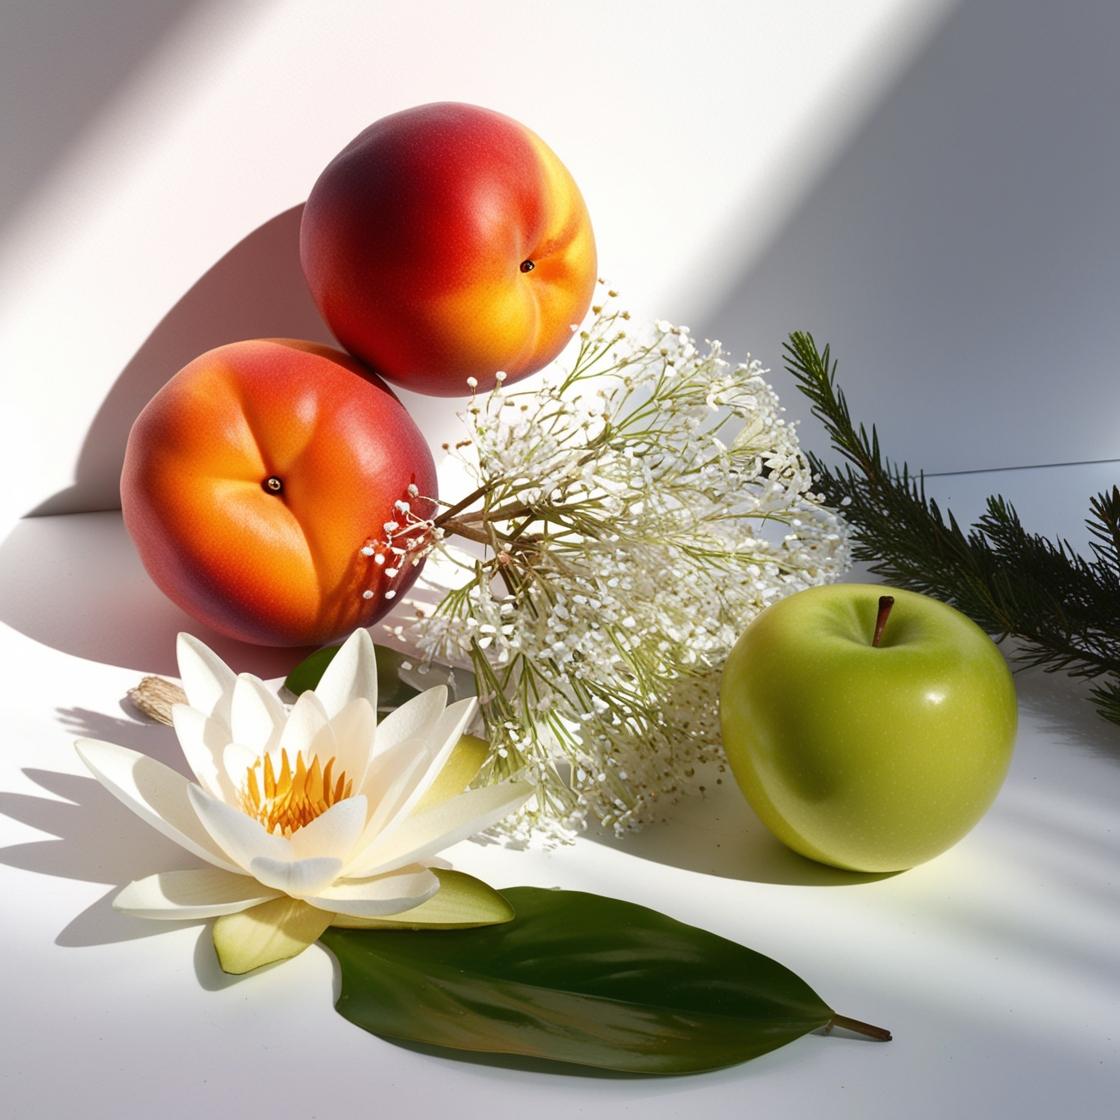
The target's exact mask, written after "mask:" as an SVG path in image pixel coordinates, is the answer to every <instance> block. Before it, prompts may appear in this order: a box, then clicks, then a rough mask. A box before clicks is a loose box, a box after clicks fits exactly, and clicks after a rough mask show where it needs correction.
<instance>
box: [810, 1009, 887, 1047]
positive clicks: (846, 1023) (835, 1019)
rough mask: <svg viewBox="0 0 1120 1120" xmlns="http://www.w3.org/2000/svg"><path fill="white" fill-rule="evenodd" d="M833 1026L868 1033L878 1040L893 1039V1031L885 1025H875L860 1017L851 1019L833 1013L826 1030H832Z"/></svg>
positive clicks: (856, 1032) (858, 1032)
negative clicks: (863, 1020) (865, 1021)
mask: <svg viewBox="0 0 1120 1120" xmlns="http://www.w3.org/2000/svg"><path fill="white" fill-rule="evenodd" d="M833 1027H843V1028H844V1030H846V1031H852V1032H853V1033H855V1034H862V1035H866V1036H867V1037H868V1038H873V1039H875V1040H876V1042H890V1040H891V1032H890V1031H888V1030H887V1029H886V1028H885V1027H875V1026H872V1025H871V1024H870V1023H864V1022H862V1021H861V1020H859V1019H849V1018H848V1016H847V1015H836V1014H833V1016H832V1018H831V1019H829V1021H828V1023H827V1024H826V1026H825V1030H832V1028H833Z"/></svg>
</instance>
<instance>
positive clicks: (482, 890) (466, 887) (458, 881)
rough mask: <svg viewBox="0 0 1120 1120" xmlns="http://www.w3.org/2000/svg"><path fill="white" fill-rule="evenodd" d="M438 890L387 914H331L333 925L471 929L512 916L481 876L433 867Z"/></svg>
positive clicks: (508, 906) (349, 927) (375, 927)
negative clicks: (426, 897)
mask: <svg viewBox="0 0 1120 1120" xmlns="http://www.w3.org/2000/svg"><path fill="white" fill-rule="evenodd" d="M433 871H434V874H435V876H436V878H438V879H439V890H438V891H436V893H435V894H434V895H432V897H431V898H429V899H428V900H427V902H422V903H420V905H419V906H414V907H413V908H412V909H411V910H405V911H404V912H403V913H401V914H394V915H393V916H392V917H390V918H358V917H354V916H353V915H351V914H335V916H334V919H333V920H332V921H331V925H332V926H334V927H335V928H336V929H413V930H416V929H420V930H439V929H443V930H448V929H471V928H473V927H475V926H492V925H496V924H498V923H499V922H508V921H510V920H511V919H512V918H513V907H512V906H510V904H509V903H508V902H507V901H506V900H505V899H504V898H503V897H502V895H501V894H500V893H499V892H498V891H496V890H494V888H493V887H490V886H487V884H486V883H484V882H483V881H482V880H481V879H475V878H474V877H473V876H471V875H464V874H463V872H462V871H450V870H443V869H442V868H433Z"/></svg>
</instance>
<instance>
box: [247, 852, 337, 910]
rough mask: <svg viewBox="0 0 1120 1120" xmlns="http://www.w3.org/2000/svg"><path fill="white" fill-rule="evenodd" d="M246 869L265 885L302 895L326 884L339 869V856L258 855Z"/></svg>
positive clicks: (317, 891) (318, 890)
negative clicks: (284, 856) (293, 857)
mask: <svg viewBox="0 0 1120 1120" xmlns="http://www.w3.org/2000/svg"><path fill="white" fill-rule="evenodd" d="M249 871H250V872H251V873H252V874H253V875H254V876H255V877H256V878H257V879H259V880H260V881H261V882H262V883H264V885H265V886H266V887H275V888H276V889H277V890H278V891H283V892H284V894H288V895H292V896H293V897H294V898H304V897H305V896H307V895H313V894H319V893H321V892H322V891H323V890H324V889H325V888H326V887H329V886H330V885H331V883H333V882H334V881H335V879H337V878H338V875H339V872H341V871H342V860H340V859H329V858H327V857H325V856H318V857H316V858H314V859H297V860H281V859H271V858H269V857H268V856H260V857H258V858H257V859H255V860H253V862H252V863H251V864H250V865H249ZM307 901H309V902H310V901H311V899H310V898H308V899H307Z"/></svg>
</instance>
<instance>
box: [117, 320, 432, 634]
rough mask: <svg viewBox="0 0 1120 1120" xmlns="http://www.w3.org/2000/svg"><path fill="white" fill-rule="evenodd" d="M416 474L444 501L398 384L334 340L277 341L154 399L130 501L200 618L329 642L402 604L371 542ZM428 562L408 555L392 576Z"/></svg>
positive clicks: (159, 571)
mask: <svg viewBox="0 0 1120 1120" xmlns="http://www.w3.org/2000/svg"><path fill="white" fill-rule="evenodd" d="M410 484H411V485H415V486H416V487H417V488H418V490H419V493H420V494H421V495H424V496H426V497H428V498H434V497H435V493H436V475H435V467H434V464H433V462H432V456H431V452H430V451H429V449H428V446H427V444H426V443H425V441H424V438H423V436H422V435H421V434H420V431H419V429H418V428H417V427H416V425H415V424H414V423H413V421H412V419H411V417H410V416H409V415H408V413H407V412H406V411H405V409H404V406H403V405H402V404H401V403H400V402H399V401H398V400H397V398H396V397H395V396H394V395H393V393H392V392H391V391H390V389H389V388H388V387H387V386H386V385H385V384H384V383H383V382H381V381H380V380H378V379H377V378H375V377H372V376H370V374H369V373H368V372H367V371H365V370H364V369H363V368H362V367H361V366H360V365H358V363H356V362H355V361H353V360H352V359H351V358H350V357H349V356H348V355H345V354H342V353H340V352H338V351H336V350H332V349H330V348H328V347H325V346H318V345H315V344H314V343H310V342H300V341H293V340H287V339H266V340H254V341H249V342H235V343H232V344H230V345H228V346H220V347H218V348H217V349H216V350H211V351H209V352H208V353H206V354H203V355H201V356H200V357H198V358H196V359H195V360H194V361H193V362H191V363H190V364H189V365H187V366H186V367H184V368H183V369H182V370H180V372H179V373H177V374H176V375H175V376H174V377H173V378H172V379H171V380H170V381H169V382H167V384H166V385H165V386H164V387H163V388H162V389H161V390H160V391H159V392H158V393H157V394H156V395H155V397H153V398H152V400H151V401H150V402H149V403H148V405H147V406H146V407H145V408H144V410H143V412H141V413H140V415H139V417H138V418H137V420H136V423H135V424H134V425H133V428H132V432H131V434H130V435H129V439H128V448H127V451H126V454H125V464H124V472H123V474H122V476H121V504H122V507H123V510H124V520H125V525H126V526H127V527H128V531H129V533H130V534H131V535H132V539H133V541H134V542H135V543H136V547H137V549H138V551H139V553H140V557H141V559H142V561H143V563H144V566H145V568H147V570H148V573H149V574H150V575H151V577H152V579H153V580H154V581H155V583H156V584H157V585H158V586H159V587H160V588H161V590H162V591H163V592H164V593H165V594H166V595H167V596H168V597H169V598H170V599H172V600H173V601H174V602H175V603H177V604H178V605H179V606H180V607H182V608H183V610H185V611H186V612H187V613H188V614H191V615H193V616H194V617H195V618H198V619H200V620H201V621H203V622H205V623H206V624H207V625H209V626H211V627H213V628H214V629H215V630H218V631H220V632H221V633H223V634H227V635H229V636H231V637H234V638H239V639H241V640H242V641H246V642H253V643H256V644H259V645H279V646H296V645H315V644H320V643H323V642H326V641H328V640H330V639H332V638H335V637H338V636H340V635H342V634H345V633H348V632H349V631H351V630H353V629H354V628H355V627H357V626H368V625H369V624H371V623H372V622H374V621H376V620H377V619H378V618H379V617H380V616H381V615H383V614H385V613H386V611H388V610H389V609H390V608H391V607H392V606H393V605H394V600H393V599H388V600H387V599H386V598H385V591H386V590H388V589H389V584H388V582H387V581H386V577H385V569H386V567H392V562H391V560H390V562H389V564H387V565H380V566H379V565H378V564H376V563H375V561H374V559H373V558H372V557H366V556H363V555H361V552H360V550H361V548H362V547H363V545H365V543H366V541H367V540H368V539H370V538H376V537H377V536H378V535H379V534H381V532H382V526H383V525H384V523H385V522H386V521H389V520H392V519H394V518H395V517H396V516H397V515H396V514H394V509H393V507H394V503H395V502H396V501H398V500H402V501H408V500H410V499H409V497H408V488H409V486H410ZM411 501H412V505H413V508H414V509H416V508H417V507H418V505H420V504H421V503H419V502H417V500H416V499H411ZM418 512H419V513H421V514H422V515H424V514H426V513H427V512H428V510H427V509H418ZM419 570H420V569H419V567H412V566H411V564H408V563H406V564H404V565H401V566H400V574H399V576H398V577H397V578H396V580H395V581H393V583H392V588H393V589H394V590H395V591H396V592H397V593H398V594H399V593H401V592H402V591H404V590H405V589H407V587H408V586H409V585H410V584H411V583H412V581H413V580H414V579H415V578H416V576H417V574H419ZM366 589H370V590H372V591H373V593H374V594H373V597H372V598H370V599H363V597H362V592H363V591H364V590H366Z"/></svg>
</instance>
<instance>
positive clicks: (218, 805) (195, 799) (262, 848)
mask: <svg viewBox="0 0 1120 1120" xmlns="http://www.w3.org/2000/svg"><path fill="white" fill-rule="evenodd" d="M187 796H188V797H189V798H190V803H191V805H192V806H193V807H194V811H195V813H196V814H197V815H198V819H199V820H200V821H201V822H202V827H203V828H205V829H206V831H207V832H208V833H209V834H210V836H211V837H212V838H213V840H214V842H215V843H216V844H218V845H220V847H221V849H222V851H224V852H225V853H226V854H227V855H228V856H229V858H230V859H232V860H235V861H236V863H237V864H238V865H239V866H238V868H237V870H239V871H248V872H249V873H250V874H253V872H252V869H251V867H250V864H252V862H253V860H255V859H257V858H258V857H259V856H267V857H268V858H270V859H276V860H281V861H287V860H290V859H292V858H293V856H294V855H295V853H294V852H293V851H292V846H291V844H290V843H289V842H288V841H287V840H285V839H284V837H283V836H275V835H274V834H273V833H271V832H269V831H268V830H267V829H266V828H265V827H264V825H262V824H261V823H260V821H257V820H254V819H253V818H252V817H250V816H249V815H248V814H247V813H243V812H242V811H241V810H240V809H235V808H233V806H232V805H227V804H225V802H223V801H219V800H217V798H214V797H211V796H210V794H208V793H206V792H205V791H203V790H201V789H200V788H199V787H198V786H189V787H188V789H187Z"/></svg>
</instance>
